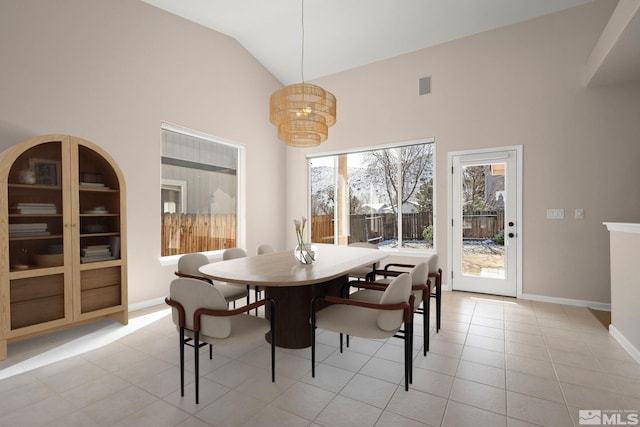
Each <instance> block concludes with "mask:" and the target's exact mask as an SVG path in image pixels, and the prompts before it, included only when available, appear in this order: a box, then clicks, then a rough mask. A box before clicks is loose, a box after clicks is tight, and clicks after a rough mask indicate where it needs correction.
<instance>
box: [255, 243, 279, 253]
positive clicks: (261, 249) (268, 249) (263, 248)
mask: <svg viewBox="0 0 640 427" xmlns="http://www.w3.org/2000/svg"><path fill="white" fill-rule="evenodd" d="M275 251H276V249H275V248H274V247H273V246H271V245H269V244H266V243H263V244H261V245H260V246H258V248H257V249H256V254H258V255H264V254H270V253H273V252H275Z"/></svg>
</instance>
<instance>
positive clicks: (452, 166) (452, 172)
mask: <svg viewBox="0 0 640 427" xmlns="http://www.w3.org/2000/svg"><path fill="white" fill-rule="evenodd" d="M451 175H453V166H451Z"/></svg>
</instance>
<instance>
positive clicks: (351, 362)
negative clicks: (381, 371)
mask: <svg viewBox="0 0 640 427" xmlns="http://www.w3.org/2000/svg"><path fill="white" fill-rule="evenodd" d="M369 359H371V356H367V355H366V354H362V353H358V352H355V351H349V349H347V348H345V349H344V352H343V353H340V351H338V350H335V351H334V352H333V353H331V355H329V356H328V357H327V358H326V359H324V360H323V361H322V364H326V365H331V366H335V367H336V368H341V369H345V370H347V371H351V372H354V373H355V372H358V371H360V369H362V367H363V366H364V365H365V364H366V363H367V362H368V361H369ZM317 362H318V361H316V363H317ZM309 366H311V363H309ZM319 369H321V367H319V366H316V375H317V374H318V370H319Z"/></svg>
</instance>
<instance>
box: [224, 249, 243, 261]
mask: <svg viewBox="0 0 640 427" xmlns="http://www.w3.org/2000/svg"><path fill="white" fill-rule="evenodd" d="M246 256H247V251H245V250H244V249H241V248H231V249H225V250H224V252H222V260H223V261H227V260H230V259H236V258H244V257H246Z"/></svg>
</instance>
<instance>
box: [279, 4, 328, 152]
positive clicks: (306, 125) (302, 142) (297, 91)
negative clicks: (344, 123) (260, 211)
mask: <svg viewBox="0 0 640 427" xmlns="http://www.w3.org/2000/svg"><path fill="white" fill-rule="evenodd" d="M300 74H301V75H302V83H296V84H292V85H289V86H285V87H283V88H282V89H280V90H277V91H275V92H274V93H273V94H272V95H271V102H270V112H269V120H270V121H271V123H273V124H274V125H276V126H278V138H279V139H281V140H282V141H284V142H286V143H287V144H288V145H290V146H292V147H313V146H316V145H319V144H320V143H321V142H323V141H326V140H327V137H328V136H329V128H330V127H331V126H333V125H334V124H335V123H336V97H335V96H333V94H332V93H331V92H328V91H326V90H324V89H322V88H321V87H320V86H316V85H312V84H309V83H305V82H304V0H302V56H301V61H300Z"/></svg>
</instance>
